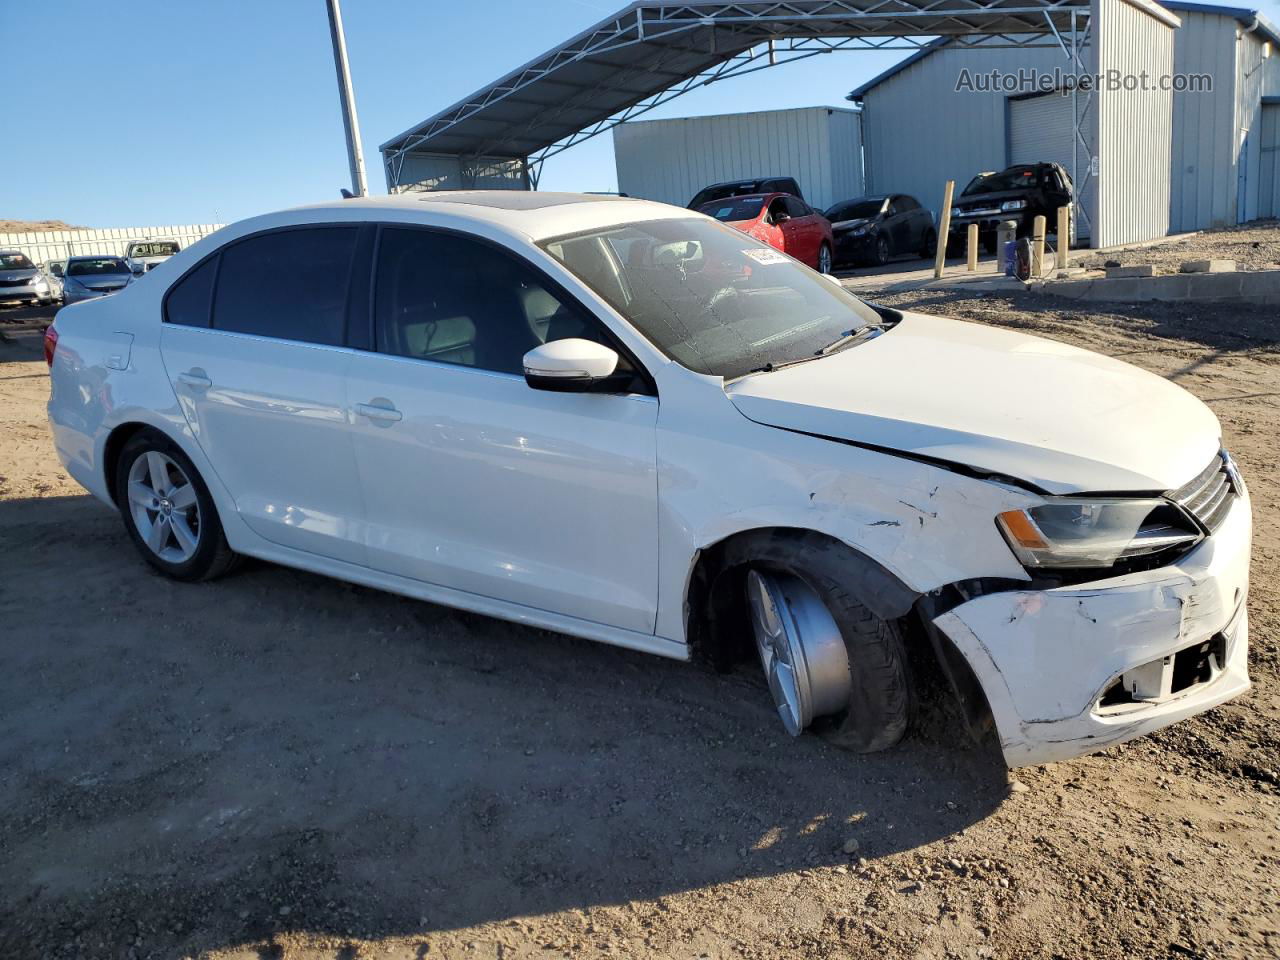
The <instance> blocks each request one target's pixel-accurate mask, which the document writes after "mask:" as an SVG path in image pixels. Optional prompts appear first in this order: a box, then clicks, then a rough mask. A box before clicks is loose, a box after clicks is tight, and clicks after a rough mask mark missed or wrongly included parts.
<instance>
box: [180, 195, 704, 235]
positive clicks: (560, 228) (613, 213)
mask: <svg viewBox="0 0 1280 960" xmlns="http://www.w3.org/2000/svg"><path fill="white" fill-rule="evenodd" d="M327 213H332V214H333V215H334V219H335V220H357V221H358V220H377V219H379V218H381V217H389V218H390V219H392V220H396V221H402V222H403V221H408V222H413V221H414V220H417V219H418V218H417V217H415V216H413V214H424V215H426V216H424V217H423V218H422V220H423V222H428V221H429V222H433V223H434V222H440V221H444V220H448V221H451V222H453V223H454V224H456V225H459V226H464V227H465V226H466V225H467V224H468V223H471V224H485V225H490V226H494V227H498V228H499V229H502V230H504V231H505V232H509V233H517V234H520V235H523V236H524V237H526V238H528V239H531V240H534V241H538V240H544V239H547V238H550V237H559V236H565V235H567V234H571V233H575V232H581V231H584V230H594V229H601V228H604V227H610V226H614V225H620V224H625V223H635V222H637V221H643V220H669V219H678V218H682V217H685V218H687V217H689V216H690V212H689V210H687V209H686V208H684V207H674V206H671V205H670V204H665V203H655V202H654V201H651V200H640V199H637V198H633V197H616V196H607V195H605V196H602V195H599V194H586V193H557V192H552V191H530V190H439V191H430V192H428V191H414V192H407V193H397V194H392V195H390V196H380V197H354V198H351V199H348V200H334V201H330V202H328V203H319V204H310V205H308V206H303V207H294V208H293V209H291V210H285V211H281V212H280V213H279V214H268V215H266V216H265V217H258V218H254V219H253V221H242V223H241V224H238V225H236V226H237V227H241V226H245V227H248V226H253V227H254V228H255V229H262V228H263V226H264V225H265V221H270V220H277V221H278V222H279V223H280V224H281V225H283V224H284V223H285V221H287V220H297V222H300V223H301V222H307V221H311V222H314V217H315V216H316V215H321V216H323V215H324V214H327ZM299 214H305V215H306V216H304V217H299V216H298V215H299ZM406 214H408V216H406ZM432 215H436V216H432ZM219 232H221V231H219ZM236 232H240V231H239V230H237V231H236ZM215 236H216V234H215ZM188 249H190V247H188Z"/></svg>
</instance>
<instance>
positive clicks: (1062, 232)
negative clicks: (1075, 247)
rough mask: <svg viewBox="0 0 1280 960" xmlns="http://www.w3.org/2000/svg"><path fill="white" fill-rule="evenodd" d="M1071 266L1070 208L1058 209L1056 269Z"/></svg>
mask: <svg viewBox="0 0 1280 960" xmlns="http://www.w3.org/2000/svg"><path fill="white" fill-rule="evenodd" d="M1069 266H1071V208H1070V207H1059V208H1058V269H1059V270H1065V269H1066V268H1067V267H1069Z"/></svg>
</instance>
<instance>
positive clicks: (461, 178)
mask: <svg viewBox="0 0 1280 960" xmlns="http://www.w3.org/2000/svg"><path fill="white" fill-rule="evenodd" d="M1178 25H1179V20H1178V18H1177V17H1176V16H1174V15H1172V14H1171V13H1169V12H1168V11H1167V10H1165V9H1164V8H1163V7H1160V6H1159V5H1157V4H1156V3H1154V2H1153V0H963V4H962V5H958V4H954V3H948V2H940V0H788V2H786V3H778V2H776V0H736V2H729V0H685V2H677V3H668V2H662V0H638V2H635V3H632V4H631V5H630V6H627V7H625V8H623V9H622V10H620V11H618V12H617V13H616V14H614V15H612V16H610V17H608V18H606V19H604V20H602V21H600V22H599V23H597V24H595V25H594V26H592V27H590V28H589V29H587V30H585V31H583V32H582V33H580V34H578V35H577V36H575V37H572V38H570V39H569V40H568V41H566V42H565V43H563V44H561V45H560V46H558V47H556V48H555V49H552V50H550V51H548V52H547V53H545V54H543V55H542V56H541V57H537V58H535V59H534V60H531V61H529V62H528V63H526V64H525V65H523V66H521V67H519V68H517V69H516V70H513V71H512V72H511V73H508V74H506V75H505V76H503V77H501V78H499V79H498V80H495V81H494V82H493V83H491V84H489V85H488V86H486V87H484V88H482V89H481V90H478V91H476V93H474V94H473V95H471V96H470V97H467V98H466V99H464V100H461V101H459V102H458V103H456V104H454V105H452V106H450V107H448V108H447V109H445V110H442V111H441V112H439V113H437V114H435V115H434V116H431V117H429V118H428V119H426V120H424V121H422V122H421V123H419V124H417V125H415V126H413V127H411V128H410V129H408V130H406V131H405V132H403V133H401V134H400V135H398V136H396V137H394V138H392V139H391V140H388V141H387V142H386V143H384V144H383V145H382V156H383V164H384V168H385V170H386V175H387V186H388V188H389V189H390V190H392V191H401V190H425V189H447V188H451V187H452V188H457V187H462V188H467V187H473V186H480V185H495V186H496V185H501V186H508V187H513V188H516V189H520V188H525V189H527V188H530V187H534V188H536V186H537V181H538V173H539V170H540V169H541V165H542V163H543V162H545V161H546V160H547V159H548V158H550V157H552V156H555V155H556V154H557V153H559V152H560V151H562V150H565V149H569V148H571V147H572V146H573V145H574V144H576V143H579V142H581V141H583V140H585V139H587V138H589V137H593V136H597V135H599V134H601V133H604V132H605V131H607V130H610V129H612V128H614V127H615V126H617V125H618V124H620V123H624V122H627V121H629V120H633V119H635V118H636V117H637V116H639V115H641V114H643V113H644V112H645V111H647V110H651V109H653V108H654V107H656V106H659V105H660V104H662V103H666V102H668V101H669V100H671V99H673V98H674V97H678V96H680V95H681V94H683V93H686V92H688V91H690V90H693V89H698V88H700V87H703V86H705V85H707V84H709V83H717V82H722V81H724V80H727V79H730V78H732V77H735V76H739V75H741V74H744V73H749V72H751V71H754V70H759V69H762V68H764V67H769V66H774V65H776V64H779V63H785V62H788V61H793V60H798V59H802V58H805V57H811V56H817V55H820V54H824V53H832V52H835V51H844V50H859V49H874V50H885V49H906V50H918V49H920V48H921V47H924V46H927V45H928V43H929V42H930V38H934V37H941V38H946V39H947V41H948V44H949V45H951V46H954V47H955V48H958V49H961V48H962V49H969V50H974V51H982V53H980V54H978V55H984V54H985V52H986V51H987V50H989V49H990V50H997V49H1006V48H1007V49H1026V48H1030V47H1035V46H1041V47H1049V48H1053V49H1057V50H1059V51H1060V53H1061V54H1062V55H1063V57H1064V60H1065V63H1064V67H1065V72H1067V73H1069V74H1071V75H1073V76H1076V77H1079V76H1080V75H1082V74H1084V73H1085V72H1087V71H1092V70H1097V69H1103V70H1116V71H1119V72H1120V73H1121V74H1133V73H1136V72H1138V71H1139V70H1146V69H1151V68H1158V69H1159V68H1163V67H1164V66H1166V65H1167V64H1168V63H1170V62H1171V61H1172V48H1173V31H1174V29H1175V28H1176V27H1177V26H1178ZM1086 38H1092V39H1091V41H1090V43H1089V44H1088V45H1086V43H1085V40H1086ZM1086 54H1088V55H1089V62H1088V63H1086V59H1085V55H1086ZM1082 100H1083V103H1080V104H1078V106H1079V109H1078V110H1077V111H1076V114H1075V116H1076V118H1077V122H1076V124H1075V126H1076V129H1075V131H1074V134H1075V136H1074V141H1073V142H1074V143H1075V144H1076V145H1077V147H1078V149H1079V154H1080V157H1078V158H1077V160H1078V163H1079V166H1080V167H1081V170H1080V171H1078V175H1077V186H1078V187H1080V186H1083V187H1084V189H1083V191H1082V196H1083V199H1084V202H1083V203H1081V204H1078V208H1079V213H1078V218H1077V219H1078V221H1080V222H1084V223H1087V224H1088V225H1090V229H1091V230H1092V232H1093V234H1094V242H1095V243H1098V242H1099V240H1101V241H1102V242H1123V241H1126V240H1130V239H1147V238H1150V237H1153V236H1157V235H1159V234H1161V233H1163V232H1164V231H1165V230H1166V229H1167V227H1168V215H1169V195H1168V169H1169V142H1170V137H1169V136H1168V127H1169V126H1170V123H1171V116H1172V94H1171V93H1170V92H1169V91H1168V90H1164V91H1159V92H1155V93H1150V94H1146V95H1144V96H1143V97H1141V98H1136V97H1133V96H1131V95H1130V94H1128V93H1127V92H1125V91H1123V90H1122V91H1119V92H1115V93H1113V92H1111V91H1105V90H1103V91H1099V92H1098V93H1097V94H1096V95H1090V96H1087V97H1084V98H1082ZM1090 107H1093V109H1090ZM1134 124H1136V127H1135V126H1134ZM1135 129H1136V130H1137V131H1139V132H1140V134H1141V136H1142V137H1143V138H1144V140H1145V141H1146V142H1147V143H1149V144H1150V145H1151V149H1150V151H1149V152H1148V154H1147V155H1146V157H1145V160H1147V161H1150V162H1151V163H1154V165H1155V168H1157V169H1162V170H1164V171H1165V172H1164V174H1163V178H1159V177H1157V178H1155V179H1153V178H1151V177H1150V176H1146V175H1144V172H1143V171H1142V170H1140V169H1136V168H1135V167H1134V166H1133V165H1132V162H1131V161H1132V151H1131V149H1130V148H1129V147H1128V146H1127V141H1126V137H1128V136H1129V135H1130V134H1131V133H1132V132H1133V131H1134V130H1135ZM867 136H868V132H867V131H866V130H865V129H864V131H863V137H864V140H865V139H867ZM914 142H915V143H916V144H917V145H920V144H921V143H922V140H921V139H920V138H916V140H915V141H914ZM924 148H926V149H930V150H934V151H937V152H939V153H943V152H945V151H946V150H948V149H949V145H948V144H947V143H946V142H944V141H941V140H932V141H930V142H929V143H928V144H927V146H926V147H924ZM1081 158H1082V159H1081ZM920 192H922V193H925V195H926V196H927V195H928V192H927V191H920ZM1112 205H1121V206H1123V207H1124V208H1123V209H1122V210H1121V209H1119V208H1117V209H1114V210H1113V209H1112ZM1094 224H1097V229H1093V227H1092V225H1094Z"/></svg>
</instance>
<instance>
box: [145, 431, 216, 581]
mask: <svg viewBox="0 0 1280 960" xmlns="http://www.w3.org/2000/svg"><path fill="white" fill-rule="evenodd" d="M128 496H129V514H130V516H131V517H132V518H133V524H134V527H135V528H137V531H138V536H139V537H141V538H142V542H143V543H145V544H146V545H147V548H148V549H149V550H150V551H151V552H152V553H154V554H155V555H156V556H157V557H159V558H160V559H161V560H165V561H167V562H169V563H185V562H187V561H188V560H190V559H191V558H192V557H193V556H195V553H196V550H197V549H199V547H200V530H201V524H200V502H199V499H198V498H197V497H196V488H195V487H194V486H193V485H192V483H191V479H190V478H189V477H188V476H187V475H186V473H185V472H184V471H183V469H182V467H180V466H179V465H178V464H177V462H176V461H175V460H173V459H172V458H171V457H168V456H166V455H165V454H163V453H160V452H159V451H158V450H148V451H147V452H146V453H144V454H142V455H141V456H139V457H138V458H137V459H136V460H134V461H133V466H132V467H130V468H129V486H128Z"/></svg>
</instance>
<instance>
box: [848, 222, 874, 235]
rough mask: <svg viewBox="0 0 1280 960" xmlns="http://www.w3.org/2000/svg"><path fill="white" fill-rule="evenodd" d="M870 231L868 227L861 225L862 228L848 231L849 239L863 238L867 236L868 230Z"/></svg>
mask: <svg viewBox="0 0 1280 960" xmlns="http://www.w3.org/2000/svg"><path fill="white" fill-rule="evenodd" d="M870 229H871V228H870V227H868V226H867V225H866V224H863V225H862V226H860V227H854V228H853V229H852V230H850V231H849V236H851V237H865V236H866V235H867V231H868V230H870Z"/></svg>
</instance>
